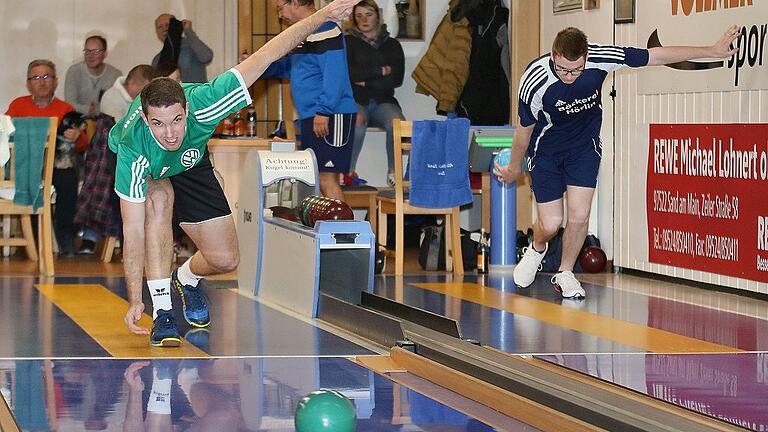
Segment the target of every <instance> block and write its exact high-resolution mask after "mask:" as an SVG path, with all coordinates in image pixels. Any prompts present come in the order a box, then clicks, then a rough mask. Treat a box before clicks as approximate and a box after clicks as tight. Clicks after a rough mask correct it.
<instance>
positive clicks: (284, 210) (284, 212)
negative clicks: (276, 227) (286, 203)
mask: <svg viewBox="0 0 768 432" xmlns="http://www.w3.org/2000/svg"><path fill="white" fill-rule="evenodd" d="M269 209H270V210H272V216H273V217H277V218H281V219H286V220H289V221H293V222H298V221H299V217H298V216H297V215H296V213H295V212H294V211H293V209H290V208H288V207H283V206H274V207H270V208H269Z"/></svg>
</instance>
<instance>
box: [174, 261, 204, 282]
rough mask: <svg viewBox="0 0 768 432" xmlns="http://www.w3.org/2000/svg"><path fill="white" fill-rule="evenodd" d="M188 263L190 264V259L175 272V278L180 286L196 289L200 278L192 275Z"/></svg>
mask: <svg viewBox="0 0 768 432" xmlns="http://www.w3.org/2000/svg"><path fill="white" fill-rule="evenodd" d="M190 262H192V258H190V259H188V260H186V261H184V264H182V265H181V267H179V269H178V270H177V271H176V276H178V278H179V282H181V283H182V285H189V286H193V287H196V286H197V283H198V282H200V279H202V278H201V277H200V276H198V275H196V274H194V273H192V269H191V268H190V266H189V263H190Z"/></svg>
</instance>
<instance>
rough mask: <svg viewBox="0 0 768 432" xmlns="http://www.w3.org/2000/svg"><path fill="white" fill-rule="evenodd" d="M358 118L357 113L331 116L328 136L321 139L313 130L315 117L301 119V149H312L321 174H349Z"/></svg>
mask: <svg viewBox="0 0 768 432" xmlns="http://www.w3.org/2000/svg"><path fill="white" fill-rule="evenodd" d="M356 116H357V113H354V114H334V115H332V116H330V117H329V121H328V135H327V136H324V137H320V138H318V137H316V136H315V132H314V131H313V130H312V129H313V128H312V123H313V122H314V117H309V118H305V119H301V148H304V149H306V148H311V149H312V151H314V152H315V157H317V168H318V170H319V171H320V172H338V173H348V172H349V164H350V159H352V141H353V139H354V136H355V117H356Z"/></svg>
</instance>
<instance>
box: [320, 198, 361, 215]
mask: <svg viewBox="0 0 768 432" xmlns="http://www.w3.org/2000/svg"><path fill="white" fill-rule="evenodd" d="M334 201H335V202H333V203H332V204H331V205H329V206H328V207H326V208H325V211H324V212H323V215H322V217H323V220H352V219H354V218H355V214H354V213H353V212H352V209H351V208H349V206H348V205H347V203H345V202H344V201H339V200H334Z"/></svg>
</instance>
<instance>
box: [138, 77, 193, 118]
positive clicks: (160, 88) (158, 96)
mask: <svg viewBox="0 0 768 432" xmlns="http://www.w3.org/2000/svg"><path fill="white" fill-rule="evenodd" d="M175 104H181V106H182V107H185V106H187V98H186V96H184V89H182V88H181V84H179V83H178V82H176V80H173V79H171V78H167V77H160V78H155V79H153V80H152V81H150V82H149V84H147V85H146V87H144V88H143V89H142V90H141V109H142V110H144V114H145V115H146V114H147V108H149V107H159V108H165V107H169V106H171V105H175Z"/></svg>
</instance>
